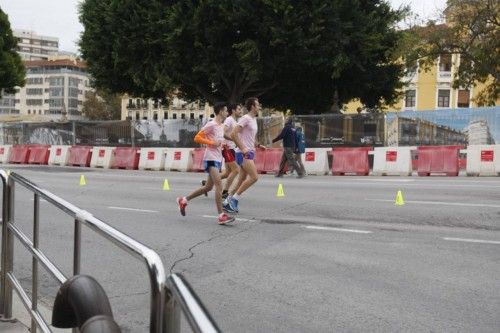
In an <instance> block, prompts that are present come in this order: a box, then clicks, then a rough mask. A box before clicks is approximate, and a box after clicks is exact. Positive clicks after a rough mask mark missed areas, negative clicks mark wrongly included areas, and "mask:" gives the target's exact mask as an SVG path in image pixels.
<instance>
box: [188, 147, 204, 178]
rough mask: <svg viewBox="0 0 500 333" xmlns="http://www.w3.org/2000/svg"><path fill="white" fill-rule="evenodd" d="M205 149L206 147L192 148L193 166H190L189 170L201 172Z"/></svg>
mask: <svg viewBox="0 0 500 333" xmlns="http://www.w3.org/2000/svg"><path fill="white" fill-rule="evenodd" d="M205 149H206V148H194V149H193V151H192V152H191V156H192V157H193V166H192V167H191V170H189V171H193V172H203V171H205V168H204V165H203V155H205Z"/></svg>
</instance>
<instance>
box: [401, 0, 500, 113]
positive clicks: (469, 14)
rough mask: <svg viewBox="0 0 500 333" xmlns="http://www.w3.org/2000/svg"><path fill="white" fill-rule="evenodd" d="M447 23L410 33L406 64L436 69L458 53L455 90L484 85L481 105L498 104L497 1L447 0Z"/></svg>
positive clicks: (499, 39)
mask: <svg viewBox="0 0 500 333" xmlns="http://www.w3.org/2000/svg"><path fill="white" fill-rule="evenodd" d="M447 5H448V6H447V8H446V10H445V12H444V15H445V17H446V24H441V25H436V24H433V23H432V22H431V23H430V24H429V25H428V26H426V27H424V28H420V27H415V28H414V29H411V30H409V31H408V33H409V34H410V35H411V36H413V40H412V45H411V48H410V49H409V50H410V51H409V52H408V54H407V62H408V63H409V64H410V63H414V62H415V60H419V61H420V64H421V65H423V67H424V68H428V67H429V66H433V65H434V63H435V61H436V60H437V59H438V57H439V56H440V55H443V54H459V55H460V64H459V66H458V70H457V71H456V72H455V73H454V75H455V76H454V82H453V87H454V88H459V87H473V86H474V85H475V84H476V83H477V82H481V83H485V84H486V88H485V89H483V90H482V91H481V92H480V93H479V95H478V96H477V98H476V103H477V104H479V105H495V103H496V101H497V100H498V99H499V98H500V57H499V52H500V21H499V18H500V3H499V2H498V0H448V1H447Z"/></svg>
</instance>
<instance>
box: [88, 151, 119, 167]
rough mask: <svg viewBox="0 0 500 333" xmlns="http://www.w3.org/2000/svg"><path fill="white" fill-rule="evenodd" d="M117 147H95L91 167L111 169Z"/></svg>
mask: <svg viewBox="0 0 500 333" xmlns="http://www.w3.org/2000/svg"><path fill="white" fill-rule="evenodd" d="M115 148H116V147H93V148H92V158H91V159H90V167H91V168H103V169H110V168H111V166H112V165H113V160H114V149H115Z"/></svg>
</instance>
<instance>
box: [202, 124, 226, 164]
mask: <svg viewBox="0 0 500 333" xmlns="http://www.w3.org/2000/svg"><path fill="white" fill-rule="evenodd" d="M202 130H203V132H205V134H206V138H207V139H209V140H212V141H215V142H217V141H222V140H224V124H217V122H216V121H209V122H208V123H206V124H205V126H203V128H202ZM203 160H205V161H222V147H221V146H220V145H219V146H217V147H214V146H211V145H207V148H206V149H205V154H204V155H203Z"/></svg>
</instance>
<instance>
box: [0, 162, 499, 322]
mask: <svg viewBox="0 0 500 333" xmlns="http://www.w3.org/2000/svg"><path fill="white" fill-rule="evenodd" d="M5 168H9V169H10V170H12V171H15V172H18V173H20V174H21V175H23V176H24V177H27V178H28V179H30V180H32V181H34V182H35V183H37V184H38V185H39V186H40V187H42V188H45V189H47V190H49V191H51V192H53V193H54V194H56V195H58V196H60V197H62V198H64V199H65V200H67V201H69V202H71V203H73V204H75V205H76V206H78V207H80V208H83V209H85V210H88V211H89V212H91V213H93V214H94V215H95V216H97V217H99V218H101V219H102V220H104V221H106V222H108V223H109V224H110V225H112V226H113V227H115V228H117V229H119V230H120V231H123V232H125V233H126V234H128V235H130V236H132V237H133V238H135V239H136V240H138V241H140V242H142V243H144V244H145V245H147V246H149V247H151V248H152V249H154V250H155V251H157V253H159V254H160V256H161V258H162V260H163V262H164V264H165V268H166V270H167V271H169V272H180V273H182V274H183V275H184V276H185V277H186V278H187V280H188V281H189V282H190V283H191V285H192V286H193V288H194V290H195V291H196V292H197V293H198V295H199V296H200V298H201V299H202V300H203V302H204V304H205V305H206V306H207V308H208V310H209V311H210V313H211V314H212V316H213V317H214V319H215V320H216V322H217V323H218V325H219V326H220V328H221V329H222V330H223V331H225V332H366V331H370V332H401V331H408V332H409V331H411V332H417V331H418V332H422V331H425V332H498V330H499V327H500V316H499V314H500V278H499V276H500V178H467V177H449V178H447V177H332V176H309V177H306V178H304V179H296V178H293V177H285V178H282V179H277V178H274V177H273V176H270V175H263V176H261V178H260V179H259V182H258V183H257V184H256V185H255V186H254V187H253V188H251V189H250V190H249V191H248V192H247V193H245V194H244V196H243V198H242V199H241V201H240V211H241V212H240V214H239V215H238V219H237V221H236V222H235V223H234V224H232V225H230V226H219V225H217V223H216V215H217V214H216V210H215V208H214V203H213V194H210V195H209V197H208V198H205V197H200V198H197V199H195V200H193V201H192V202H190V203H189V205H188V207H187V216H186V217H182V216H180V214H179V212H178V210H177V206H176V203H175V198H176V197H177V196H180V195H185V194H187V193H189V192H190V191H191V190H193V189H194V188H195V187H196V186H198V185H199V182H200V180H201V179H202V178H203V177H204V175H203V174H198V173H176V172H145V171H125V170H101V169H88V168H61V167H39V166H33V167H27V166H6V167H5ZM82 174H83V175H85V178H86V182H87V185H85V186H79V179H80V175H82ZM165 179H168V182H169V185H170V190H169V191H163V190H162V186H163V182H164V180H165ZM279 183H281V184H282V185H283V189H284V193H285V196H284V197H277V196H276V193H277V189H278V184H279ZM398 190H401V191H402V193H403V197H404V200H405V205H403V206H396V205H394V200H395V197H396V193H397V191H398ZM32 207H33V199H32V195H31V194H29V193H28V192H27V191H26V190H24V189H23V188H22V187H19V186H18V188H17V189H16V212H15V215H16V223H17V224H18V225H19V226H20V227H21V228H22V230H23V231H24V232H26V234H28V235H31V234H32V232H31V230H32V226H31V220H32V219H33V213H32ZM40 219H41V225H42V226H41V240H40V243H41V246H42V250H44V251H45V252H46V254H47V256H48V257H49V258H53V259H54V261H55V262H56V264H57V265H58V267H60V268H61V269H62V270H63V271H64V272H65V273H66V274H67V275H68V276H69V275H71V262H72V256H73V254H72V241H73V238H72V234H73V226H72V221H71V219H70V218H69V217H66V216H65V215H64V214H63V213H61V212H59V211H58V210H57V209H55V208H54V207H51V206H50V204H48V203H47V202H43V201H42V203H41V212H40ZM82 244H83V254H82V273H87V274H91V275H93V276H95V277H96V278H97V279H98V281H99V282H101V284H102V285H103V286H104V288H105V289H106V292H107V293H108V295H109V296H110V299H111V304H112V307H113V311H114V314H115V317H116V319H117V321H118V322H119V324H120V326H121V327H122V329H123V331H124V332H146V331H147V327H148V320H149V319H148V310H149V285H148V277H147V274H146V270H145V268H144V267H143V265H142V264H141V263H140V262H138V261H137V260H135V259H134V258H132V257H130V256H129V255H128V254H126V253H124V252H123V251H121V250H120V249H118V248H117V247H116V246H114V245H112V244H109V243H107V242H106V241H105V240H103V239H102V238H101V237H100V236H97V235H95V233H94V232H93V231H92V230H89V229H87V228H84V229H83V240H82ZM15 274H16V275H17V276H18V277H19V278H20V279H21V280H22V282H23V285H24V286H25V287H26V288H27V289H30V288H31V287H30V285H31V259H30V257H29V256H28V255H27V254H26V251H25V250H24V249H23V248H22V247H21V245H20V244H19V243H18V242H17V243H16V257H15ZM56 291H57V285H56V284H55V282H54V281H53V280H52V279H51V278H49V277H48V276H47V274H43V275H42V282H41V286H40V293H41V294H42V297H41V301H42V302H43V303H44V304H45V305H46V306H49V307H50V306H51V304H52V302H53V298H54V295H55V293H56ZM48 320H49V321H50V318H49V319H48Z"/></svg>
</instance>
